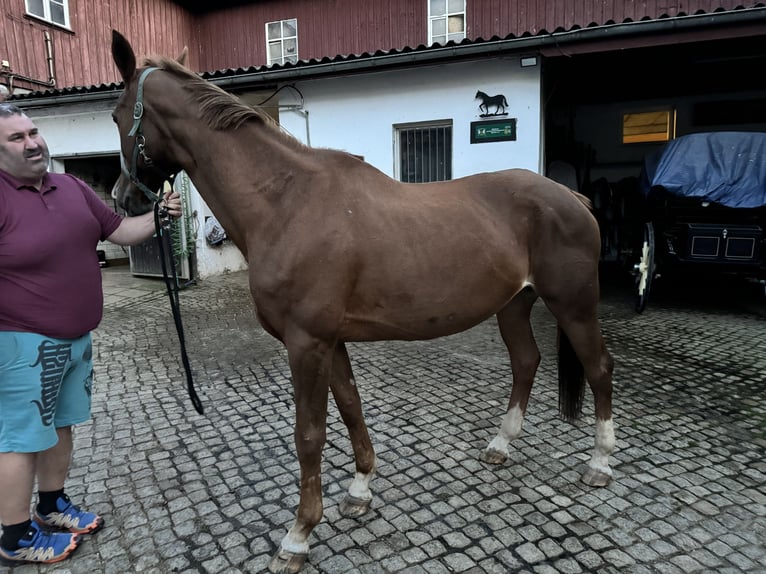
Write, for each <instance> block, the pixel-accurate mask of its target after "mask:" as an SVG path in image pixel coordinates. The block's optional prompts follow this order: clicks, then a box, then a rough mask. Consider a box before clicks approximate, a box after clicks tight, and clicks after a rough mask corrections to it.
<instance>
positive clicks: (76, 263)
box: [0, 170, 122, 339]
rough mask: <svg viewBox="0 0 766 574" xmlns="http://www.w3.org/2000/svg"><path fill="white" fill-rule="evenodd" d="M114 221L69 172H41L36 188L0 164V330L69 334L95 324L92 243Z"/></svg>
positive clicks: (97, 285) (99, 307) (98, 298)
mask: <svg viewBox="0 0 766 574" xmlns="http://www.w3.org/2000/svg"><path fill="white" fill-rule="evenodd" d="M121 221H122V218H121V217H120V216H119V215H117V213H115V212H114V210H112V209H111V208H110V207H109V206H108V205H106V203H104V201H103V200H102V199H101V198H100V197H99V196H98V195H96V192H94V191H93V190H92V189H91V188H90V187H88V186H87V185H86V184H85V183H84V182H82V181H81V180H79V179H77V178H76V177H74V176H72V175H69V174H64V173H48V174H46V175H45V177H44V178H43V183H42V188H41V190H40V191H39V192H38V191H37V190H36V189H34V188H33V187H31V186H28V185H24V184H22V183H21V182H19V181H18V180H17V179H16V178H14V177H13V176H11V175H10V174H8V173H6V172H4V171H2V170H0V331H25V332H31V333H39V334H41V335H46V336H48V337H56V338H61V339H72V338H76V337H80V336H82V335H84V334H86V333H88V332H89V331H92V330H93V329H95V328H96V326H97V325H98V324H99V322H100V321H101V317H102V313H103V298H104V296H103V292H102V289H101V268H100V267H99V264H98V254H97V253H96V246H97V244H98V241H99V240H104V239H106V238H107V237H109V236H110V235H111V234H112V233H114V231H115V230H116V229H117V227H119V225H120V222H121Z"/></svg>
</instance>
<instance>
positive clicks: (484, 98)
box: [474, 90, 508, 118]
mask: <svg viewBox="0 0 766 574" xmlns="http://www.w3.org/2000/svg"><path fill="white" fill-rule="evenodd" d="M474 99H475V100H481V103H480V104H479V111H480V112H481V117H482V118H486V117H487V116H506V115H508V112H506V111H505V108H506V107H508V100H506V99H505V96H504V95H503V94H498V95H496V96H488V95H487V94H485V93H484V92H482V91H481V90H479V91H477V92H476V96H474ZM490 107H493V108H494V109H495V111H494V112H493V113H489V108H490Z"/></svg>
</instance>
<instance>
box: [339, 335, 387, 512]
mask: <svg viewBox="0 0 766 574" xmlns="http://www.w3.org/2000/svg"><path fill="white" fill-rule="evenodd" d="M330 389H331V390H332V394H333V397H334V398H335V404H336V405H337V406H338V410H339V411H340V416H341V418H342V419H343V422H344V423H345V424H346V428H347V429H348V434H349V438H350V439H351V447H352V448H353V449H354V462H355V464H356V473H355V475H354V480H353V481H352V482H351V485H350V486H349V489H348V493H347V494H346V497H345V498H344V499H343V501H342V502H341V504H340V507H339V511H340V513H341V515H343V516H347V517H357V516H362V515H363V514H365V513H366V512H367V511H368V510H369V509H370V502H371V501H372V491H371V490H370V481H371V480H372V477H373V475H374V474H375V466H376V464H375V450H374V449H373V447H372V441H370V435H369V433H368V432H367V425H366V424H365V422H364V414H363V413H362V401H361V399H360V398H359V391H358V389H357V387H356V382H355V381H354V376H353V373H352V372H351V362H350V361H349V358H348V352H347V351H346V346H345V345H344V344H343V343H338V345H337V346H336V347H335V353H334V356H333V361H332V377H331V379H330Z"/></svg>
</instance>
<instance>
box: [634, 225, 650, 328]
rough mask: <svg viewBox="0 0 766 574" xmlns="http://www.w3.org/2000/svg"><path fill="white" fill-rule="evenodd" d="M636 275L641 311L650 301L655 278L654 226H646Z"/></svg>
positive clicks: (638, 309)
mask: <svg viewBox="0 0 766 574" xmlns="http://www.w3.org/2000/svg"><path fill="white" fill-rule="evenodd" d="M633 271H634V274H635V276H636V311H637V312H638V313H641V312H642V311H643V310H644V309H645V308H646V304H647V302H648V301H649V292H650V291H651V287H652V279H653V278H654V226H653V225H652V222H651V221H650V222H648V223H646V225H645V226H644V241H643V243H642V244H641V259H640V260H639V262H638V263H636V265H635V266H634V268H633Z"/></svg>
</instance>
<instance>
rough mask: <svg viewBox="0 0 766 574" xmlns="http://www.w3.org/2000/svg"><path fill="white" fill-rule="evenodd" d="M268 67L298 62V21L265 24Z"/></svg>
mask: <svg viewBox="0 0 766 574" xmlns="http://www.w3.org/2000/svg"><path fill="white" fill-rule="evenodd" d="M266 52H267V53H268V62H267V63H268V65H269V66H270V65H272V64H284V63H286V62H293V63H295V62H297V61H298V20H296V19H295V18H293V19H291V20H280V21H279V22H267V23H266Z"/></svg>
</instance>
